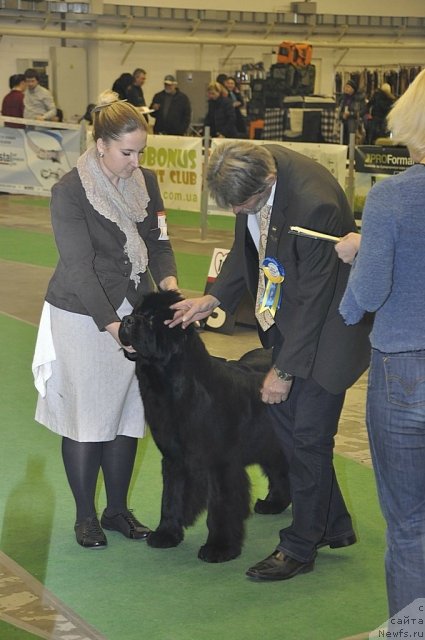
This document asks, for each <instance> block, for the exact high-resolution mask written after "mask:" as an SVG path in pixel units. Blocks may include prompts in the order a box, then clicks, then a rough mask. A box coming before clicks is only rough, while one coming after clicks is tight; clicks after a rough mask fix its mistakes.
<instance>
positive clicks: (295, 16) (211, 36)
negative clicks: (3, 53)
mask: <svg viewBox="0 0 425 640" xmlns="http://www.w3.org/2000/svg"><path fill="white" fill-rule="evenodd" d="M90 6H91V5H90V3H84V2H79V3H77V2H48V1H45V0H41V1H38V0H0V35H13V36H28V35H38V34H37V30H42V32H43V37H61V38H64V37H65V38H66V39H79V38H85V39H94V40H120V39H121V40H122V41H123V42H138V41H141V42H143V41H145V42H161V41H162V42H164V41H174V42H176V43H179V42H180V43H186V42H187V43H189V42H192V43H195V42H196V43H199V44H220V43H221V44H230V45H234V46H237V45H238V44H248V45H250V44H255V45H258V44H266V43H267V44H269V43H270V38H271V37H273V40H274V41H277V42H279V41H280V40H283V39H297V40H308V41H312V38H314V42H312V43H313V44H314V45H315V46H319V47H320V46H322V47H325V46H330V47H336V48H344V47H347V46H348V47H350V48H353V47H360V46H363V47H369V48H374V47H376V48H381V47H383V46H386V47H389V46H391V44H394V45H395V44H396V43H397V42H398V43H402V44H403V46H405V47H409V48H416V47H423V46H424V44H425V17H424V18H412V17H405V18H401V17H390V16H346V15H331V14H320V15H319V14H310V15H303V14H299V13H293V12H285V11H282V12H279V11H278V12H274V13H266V12H252V11H216V10H197V9H177V8H175V9H172V8H164V7H135V6H130V5H128V6H121V5H106V4H103V3H101V4H100V5H99V6H100V8H101V10H102V13H99V14H97V13H90ZM18 24H19V25H20V27H19V28H17V25H18ZM47 25H48V26H49V29H50V30H49V31H47V30H46V27H47ZM55 29H58V31H60V33H58V34H57V35H55ZM33 31H34V33H33ZM120 34H121V38H120V37H119V35H120ZM361 39H364V41H363V42H360V40H361Z"/></svg>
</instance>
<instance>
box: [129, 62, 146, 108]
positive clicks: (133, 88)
mask: <svg viewBox="0 0 425 640" xmlns="http://www.w3.org/2000/svg"><path fill="white" fill-rule="evenodd" d="M145 82H146V71H145V70H144V69H135V70H134V71H133V81H132V83H131V85H130V86H129V88H128V89H127V100H128V101H129V102H130V104H132V105H134V106H135V107H146V101H145V96H144V95H143V89H142V86H143V85H144V84H145Z"/></svg>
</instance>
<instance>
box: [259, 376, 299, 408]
mask: <svg viewBox="0 0 425 640" xmlns="http://www.w3.org/2000/svg"><path fill="white" fill-rule="evenodd" d="M291 387H292V380H282V379H281V378H279V376H278V375H277V373H276V371H275V370H274V368H272V369H270V371H269V372H268V374H267V375H266V377H265V378H264V382H263V386H262V388H261V389H260V393H261V399H262V401H263V402H265V403H266V404H279V403H280V402H284V401H285V400H286V399H287V398H288V396H289V392H290V391H291Z"/></svg>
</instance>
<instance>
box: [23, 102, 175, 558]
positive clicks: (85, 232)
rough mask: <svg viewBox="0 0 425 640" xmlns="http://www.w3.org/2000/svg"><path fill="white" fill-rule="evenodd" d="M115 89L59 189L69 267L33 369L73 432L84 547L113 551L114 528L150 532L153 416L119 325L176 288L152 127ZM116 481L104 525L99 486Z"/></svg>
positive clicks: (130, 534)
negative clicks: (142, 471) (149, 153)
mask: <svg viewBox="0 0 425 640" xmlns="http://www.w3.org/2000/svg"><path fill="white" fill-rule="evenodd" d="M117 97H118V96H117V94H116V93H112V92H105V93H104V94H102V96H101V98H102V102H101V104H99V105H98V106H97V107H96V108H95V109H94V111H93V137H94V140H95V145H94V146H93V147H91V148H90V149H88V150H87V151H86V152H85V153H84V154H83V155H82V156H81V157H80V158H79V160H78V162H77V167H76V168H74V169H72V170H71V171H70V172H69V173H68V174H66V175H65V176H64V177H63V178H62V179H61V180H60V181H59V182H58V183H57V184H56V185H55V186H54V187H53V189H52V200H51V214H52V225H53V231H54V234H55V240H56V244H57V248H58V252H59V260H58V264H57V266H56V269H55V272H54V274H53V276H52V278H51V280H50V283H49V285H48V289H47V294H46V301H45V305H44V308H43V313H42V319H41V322H40V328H39V335H38V339H37V346H36V353H35V356H34V362H33V371H34V375H35V382H36V387H37V389H38V390H39V398H38V403H37V411H36V420H37V421H38V422H40V423H41V424H44V425H45V426H47V427H48V428H49V429H51V430H52V431H54V432H55V433H58V434H59V435H61V436H62V455H63V461H64V465H65V470H66V474H67V477H68V481H69V484H70V487H71V490H72V493H73V495H74V498H75V503H76V522H75V534H76V538H77V542H78V543H79V544H80V545H81V546H83V547H89V548H101V547H104V546H105V545H106V544H107V540H106V537H105V534H104V532H103V529H109V530H115V531H119V532H121V533H122V534H123V535H125V536H126V537H127V538H132V539H140V538H146V536H147V535H148V533H149V529H148V528H147V527H146V526H144V525H142V524H141V523H140V522H139V521H138V520H137V519H136V518H135V516H134V514H133V513H132V511H131V510H130V509H129V508H128V506H127V493H128V488H129V484H130V479H131V475H132V470H133V464H134V460H135V455H136V448H137V438H139V437H142V436H143V435H144V413H143V405H142V401H141V398H140V393H139V389H138V384H137V380H136V377H135V371H134V363H132V362H130V361H129V360H127V359H126V358H124V355H123V353H122V352H123V349H126V350H127V351H131V348H129V347H124V346H123V345H122V344H121V343H120V340H119V336H118V330H119V326H120V320H121V318H122V316H123V315H126V314H128V313H130V312H131V310H132V308H133V307H134V305H135V304H136V302H137V301H138V299H139V298H140V296H141V294H143V293H144V292H147V291H150V290H151V289H152V288H153V286H154V284H153V283H154V282H156V284H157V285H158V286H159V287H161V288H163V289H170V288H173V289H175V288H176V287H177V280H176V265H175V260H174V256H173V252H172V248H171V245H170V242H169V240H168V236H167V228H166V222H165V215H164V211H163V203H162V199H161V195H160V192H159V188H158V183H157V180H156V177H155V175H154V174H153V173H152V172H150V171H148V170H146V169H142V170H140V167H139V154H140V153H141V152H142V151H143V149H144V148H145V146H146V140H147V129H146V120H145V118H144V116H143V115H141V114H140V113H139V112H138V111H137V109H135V107H133V106H132V105H130V104H128V103H125V102H119V101H118V100H117ZM100 468H102V472H103V477H104V480H105V489H106V498H107V504H106V509H105V510H104V512H103V515H102V519H101V523H100V522H99V520H98V518H97V514H96V507H95V490H96V483H97V478H98V475H99V470H100Z"/></svg>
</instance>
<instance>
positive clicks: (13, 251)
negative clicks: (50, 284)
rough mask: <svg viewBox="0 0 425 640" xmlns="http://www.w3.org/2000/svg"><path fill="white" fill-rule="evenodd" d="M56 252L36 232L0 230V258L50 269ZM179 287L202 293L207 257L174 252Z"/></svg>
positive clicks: (44, 236)
mask: <svg viewBox="0 0 425 640" xmlns="http://www.w3.org/2000/svg"><path fill="white" fill-rule="evenodd" d="M57 255H58V254H57V250H56V245H55V242H54V240H53V236H51V235H49V234H46V233H38V232H36V231H26V230H22V229H11V228H8V227H0V257H1V258H2V259H3V260H10V261H12V262H24V263H26V264H29V265H35V266H39V267H52V268H53V267H54V266H55V265H56V262H57ZM175 256H176V263H177V272H178V274H179V281H180V286H181V287H182V288H183V289H191V290H193V291H203V290H204V287H205V283H206V280H207V276H208V269H209V265H210V262H211V257H210V256H203V255H192V254H188V253H182V252H175Z"/></svg>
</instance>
